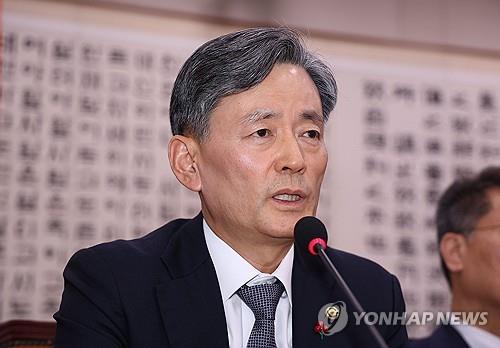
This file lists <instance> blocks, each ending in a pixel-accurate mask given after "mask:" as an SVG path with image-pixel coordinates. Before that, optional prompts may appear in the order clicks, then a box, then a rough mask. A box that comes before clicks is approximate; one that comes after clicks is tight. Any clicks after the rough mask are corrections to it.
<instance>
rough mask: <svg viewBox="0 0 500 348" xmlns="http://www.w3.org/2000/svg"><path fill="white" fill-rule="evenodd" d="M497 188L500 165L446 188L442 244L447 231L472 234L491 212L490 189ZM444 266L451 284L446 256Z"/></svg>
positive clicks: (439, 215) (440, 212)
mask: <svg viewBox="0 0 500 348" xmlns="http://www.w3.org/2000/svg"><path fill="white" fill-rule="evenodd" d="M493 188H498V189H500V167H493V166H492V167H487V168H485V169H483V170H482V171H481V172H480V173H479V174H478V175H477V176H475V177H462V178H459V179H457V180H455V181H454V182H453V183H452V184H451V185H450V186H449V187H448V188H447V189H446V191H445V192H444V193H443V195H442V196H441V198H440V199H439V202H438V206H437V211H436V225H437V239H438V245H439V243H441V240H442V239H443V237H444V235H445V234H446V233H449V232H451V233H457V234H461V235H464V236H465V237H468V236H469V235H470V234H471V233H472V231H473V230H474V229H475V228H476V224H477V222H478V221H479V219H480V218H482V217H483V216H484V215H486V214H488V213H489V212H490V209H491V202H490V201H489V199H488V196H487V191H488V190H490V189H493ZM440 256H441V255H440ZM441 267H442V268H443V271H444V275H445V276H446V280H447V281H448V284H449V285H451V280H450V272H449V270H448V269H447V268H446V264H445V263H444V261H443V258H442V257H441Z"/></svg>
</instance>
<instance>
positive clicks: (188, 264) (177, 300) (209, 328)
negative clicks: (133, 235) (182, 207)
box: [156, 214, 229, 348]
mask: <svg viewBox="0 0 500 348" xmlns="http://www.w3.org/2000/svg"><path fill="white" fill-rule="evenodd" d="M202 221H203V220H202V216H201V214H200V215H198V216H197V217H196V218H194V219H193V220H191V221H189V222H188V223H187V224H186V225H184V226H183V227H182V228H180V229H179V230H178V231H177V232H176V234H175V235H174V236H172V239H171V241H170V243H169V244H168V246H167V249H166V251H165V253H164V254H163V255H162V261H163V262H164V264H165V266H166V267H167V269H168V271H169V273H170V275H171V277H172V280H170V281H166V282H164V283H163V284H160V285H158V286H157V288H156V293H157V298H158V303H159V307H160V311H161V315H162V318H163V323H164V327H165V330H166V331H167V336H168V340H169V343H170V345H171V347H183V348H190V347H192V348H194V347H222V348H223V347H229V342H228V337H227V326H226V319H225V315H224V307H223V303H222V297H221V294H220V290H219V283H218V280H217V274H216V273H215V268H214V265H213V263H212V260H211V258H210V255H209V253H208V249H207V246H206V243H205V237H204V234H203V225H202Z"/></svg>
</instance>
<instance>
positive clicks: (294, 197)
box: [272, 189, 306, 206]
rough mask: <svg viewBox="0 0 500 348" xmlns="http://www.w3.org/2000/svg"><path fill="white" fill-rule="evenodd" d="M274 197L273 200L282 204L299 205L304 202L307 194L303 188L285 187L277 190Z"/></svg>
mask: <svg viewBox="0 0 500 348" xmlns="http://www.w3.org/2000/svg"><path fill="white" fill-rule="evenodd" d="M272 197H273V201H275V202H276V203H279V204H280V205H286V206H299V205H301V204H302V203H303V202H304V200H305V198H306V194H305V193H304V192H303V191H301V190H292V189H283V190H279V191H278V192H276V193H275V194H274V195H273V196H272Z"/></svg>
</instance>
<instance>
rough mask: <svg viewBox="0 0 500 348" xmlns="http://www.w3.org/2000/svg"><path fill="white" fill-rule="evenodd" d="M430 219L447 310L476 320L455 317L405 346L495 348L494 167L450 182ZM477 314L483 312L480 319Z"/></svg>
mask: <svg viewBox="0 0 500 348" xmlns="http://www.w3.org/2000/svg"><path fill="white" fill-rule="evenodd" d="M436 221H437V232H438V242H439V253H440V256H441V265H442V267H443V271H444V274H445V276H446V279H447V281H448V284H449V285H450V288H451V295H452V301H451V311H452V312H456V313H470V314H476V318H479V320H477V321H471V322H466V321H463V318H458V319H457V320H456V321H455V322H454V323H453V324H455V323H456V325H451V323H450V324H444V325H441V326H439V327H438V328H437V329H436V330H435V331H434V332H433V334H432V335H431V336H429V337H427V338H425V339H421V340H415V341H413V342H412V343H411V345H410V346H411V347H413V348H431V347H439V348H446V347H453V348H461V347H463V348H467V347H471V348H472V347H473V348H487V347H500V167H489V168H486V169H484V170H483V171H481V172H480V173H479V174H478V175H477V176H476V177H472V178H461V179H458V180H456V181H455V182H454V183H453V184H452V185H450V187H449V188H448V189H447V190H446V191H445V192H444V194H443V195H442V197H441V198H440V200H439V203H438V209H437V215H436ZM478 313H486V315H487V316H486V317H485V318H486V320H483V318H482V317H481V316H477V314H478ZM473 317H474V315H472V316H470V317H469V318H473ZM465 318H466V317H465Z"/></svg>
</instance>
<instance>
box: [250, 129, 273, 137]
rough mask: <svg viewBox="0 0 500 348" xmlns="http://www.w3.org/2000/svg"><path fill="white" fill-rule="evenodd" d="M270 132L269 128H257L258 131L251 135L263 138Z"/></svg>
mask: <svg viewBox="0 0 500 348" xmlns="http://www.w3.org/2000/svg"><path fill="white" fill-rule="evenodd" d="M270 134H271V131H270V130H269V129H265V128H262V129H259V130H258V131H255V132H254V133H253V135H255V136H257V137H259V138H264V137H266V136H269V135H270Z"/></svg>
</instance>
